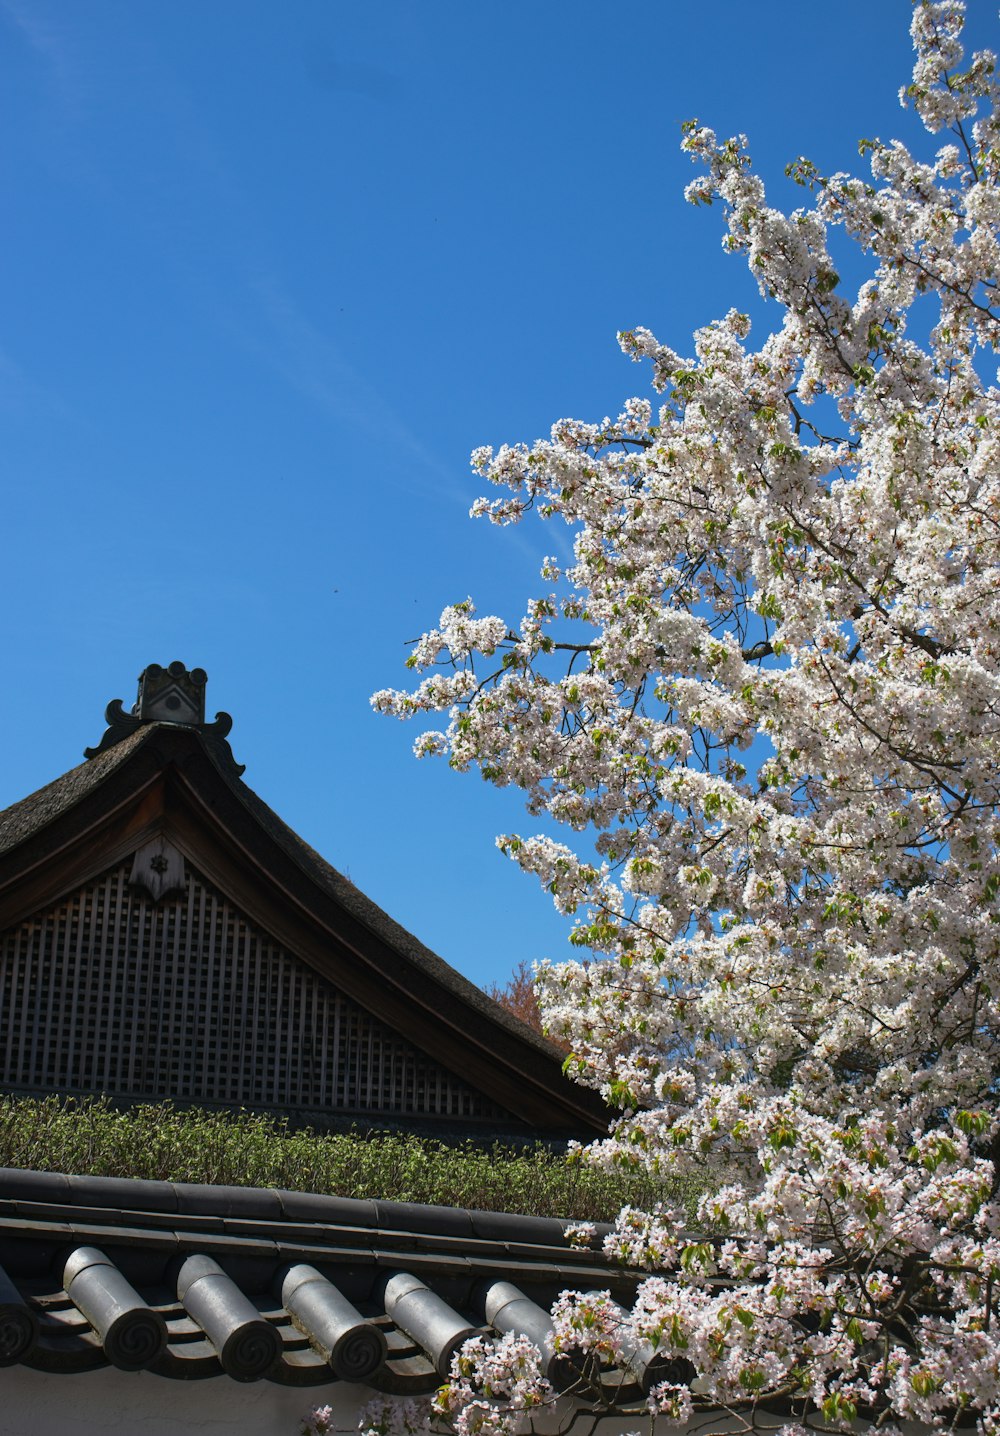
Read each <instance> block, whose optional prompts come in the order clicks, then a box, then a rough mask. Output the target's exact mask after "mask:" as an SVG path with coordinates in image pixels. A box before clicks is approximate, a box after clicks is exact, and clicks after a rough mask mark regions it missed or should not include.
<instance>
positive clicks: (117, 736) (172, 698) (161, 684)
mask: <svg viewBox="0 0 1000 1436" xmlns="http://www.w3.org/2000/svg"><path fill="white" fill-rule="evenodd" d="M207 683H208V674H207V673H206V672H205V670H204V668H191V669H188V668H186V667H185V666H184V664H183V663H180V662H178V661H175V662H173V663H171V664H170V665H169V666H168V667H166V668H163V667H161V665H160V664H159V663H150V664H149V665H148V666H147V667H146V668H144V669H143V670H142V672H141V673H140V674H139V695H138V698H137V699H136V702H135V704H134V705H133V707H132V709H131V711H130V712H126V711H125V705H124V704H123V702H122V700H121V699H120V698H112V700H111V702H110V703H109V704H108V706H107V708H106V709H105V710H104V720H105V722H106V723H107V725H108V726H107V729H106V730H105V732H104V735H103V737H102V738H101V741H100V742H99V743H98V744H97V746H96V747H94V748H84V750H83V756H84V757H85V758H96V757H97V755H98V753H106V752H107V750H108V749H109V748H113V747H114V746H115V745H116V744H117V743H120V742H121V741H122V739H123V738H128V737H130V736H131V734H133V733H134V732H136V730H137V729H139V728H142V727H144V726H145V725H146V724H147V723H167V724H170V725H171V726H173V727H175V728H194V729H197V731H198V732H199V733H201V734H202V736H203V737H205V738H207V739H208V740H209V743H210V746H211V748H212V750H213V752H214V753H215V755H216V757H218V758H221V759H222V760H223V763H224V764H225V766H227V767H228V768H229V769H230V770H231V771H235V774H236V776H237V777H239V776H240V774H242V773H244V772H245V771H246V764H245V763H237V762H236V759H235V758H234V757H233V754H232V749H231V748H230V746H229V744H228V743H227V742H226V739H227V738H228V737H229V733H230V731H231V729H232V726H233V720H232V718H231V717H230V715H229V714H228V713H216V715H215V719H214V721H213V722H211V723H206V721H205V688H206V685H207ZM213 740H214V741H213Z"/></svg>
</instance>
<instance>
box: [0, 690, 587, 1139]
mask: <svg viewBox="0 0 1000 1436" xmlns="http://www.w3.org/2000/svg"><path fill="white" fill-rule="evenodd" d="M205 686H206V675H205V673H204V671H203V670H201V669H198V668H195V669H193V670H190V671H189V670H188V669H186V668H185V667H184V665H183V664H181V663H171V664H170V666H169V667H167V668H163V667H160V666H159V665H156V664H153V665H151V666H149V667H148V668H146V669H145V671H144V672H143V674H142V675H141V677H140V680H139V696H138V702H137V703H136V705H135V707H134V708H133V709H132V710H131V712H126V711H125V709H124V707H123V705H122V703H121V702H120V701H119V700H115V701H114V702H112V703H111V704H110V705H109V706H108V710H107V722H108V728H107V731H106V732H105V734H104V736H103V738H102V739H101V741H100V742H99V743H98V744H97V746H96V747H94V748H88V749H87V750H86V761H85V762H84V763H82V764H81V765H80V766H79V767H77V768H74V769H72V770H71V771H70V772H68V773H65V774H64V775H63V776H62V777H61V778H57V779H56V780H55V782H53V783H50V784H48V786H47V787H44V788H41V789H40V790H39V791H38V792H36V793H33V794H31V795H30V796H29V797H26V798H24V799H23V800H22V801H20V802H18V803H15V804H14V805H13V806H12V807H10V808H8V809H6V811H4V812H3V813H0V1088H2V1089H3V1090H5V1091H13V1092H21V1093H48V1092H57V1093H63V1094H97V1093H102V1094H107V1095H108V1096H109V1097H110V1098H112V1099H113V1100H115V1101H122V1102H129V1101H146V1100H152V1101H159V1100H166V1099H170V1100H173V1101H175V1102H177V1103H179V1104H190V1105H198V1106H215V1107H229V1106H231V1107H246V1108H249V1109H252V1110H257V1111H264V1112H274V1113H280V1114H282V1115H285V1116H287V1117H288V1118H289V1119H290V1120H293V1121H297V1122H315V1123H320V1124H325V1125H330V1126H337V1125H343V1126H349V1125H352V1124H357V1125H361V1126H365V1127H384V1126H395V1127H403V1128H407V1127H408V1128H412V1129H416V1130H421V1131H434V1132H440V1133H448V1132H452V1133H454V1134H456V1135H461V1136H463V1137H464V1136H476V1135H482V1136H487V1137H488V1136H504V1137H518V1136H524V1137H542V1138H550V1139H559V1138H562V1137H566V1136H573V1137H579V1138H583V1139H586V1138H588V1137H590V1136H592V1135H594V1134H596V1133H599V1132H601V1131H602V1130H603V1128H604V1119H603V1118H602V1109H601V1105H600V1103H599V1102H598V1101H597V1099H596V1097H595V1096H594V1095H593V1094H592V1093H588V1092H586V1091H584V1090H582V1089H580V1088H578V1087H574V1086H573V1085H572V1084H571V1083H569V1082H568V1081H567V1080H566V1079H565V1078H564V1077H563V1076H562V1073H561V1069H560V1054H559V1053H557V1052H556V1051H555V1049H554V1048H553V1047H552V1046H551V1045H550V1044H549V1043H548V1042H546V1041H545V1040H544V1039H543V1038H541V1037H539V1036H538V1035H537V1034H535V1033H534V1032H532V1031H531V1030H530V1029H529V1028H528V1027H526V1026H525V1025H524V1024H522V1023H521V1022H519V1021H518V1020H517V1019H516V1018H514V1017H513V1016H511V1015H510V1014H509V1013H507V1012H506V1011H504V1010H503V1009H502V1008H501V1007H499V1006H498V1005H497V1004H496V1003H494V1002H492V1001H491V1000H490V999H489V998H488V997H486V996H485V995H484V994H483V993H482V992H481V991H480V990H479V989H478V988H477V987H475V986H474V985H473V984H472V983H470V982H468V981H467V980H466V979H465V978H463V977H462V976H460V975H459V974H458V973H457V972H456V971H454V970H453V969H452V968H451V967H449V966H448V965H447V963H445V962H444V961H443V960H442V959H441V958H439V957H437V956H436V955H435V954H434V953H432V952H431V951H430V950H429V949H428V948H426V947H425V946H424V945H423V944H422V943H421V942H420V941H419V940H418V939H417V938H416V937H414V936H412V934H410V933H408V932H406V931H405V930H404V929H403V928H402V927H400V926H399V925H398V924H397V923H395V922H394V921H393V920H392V919H391V918H390V917H388V916H387V915H386V914H385V913H384V912H383V911H382V910H381V909H380V908H378V907H377V906H376V905H375V904H374V903H373V902H371V901H370V899H368V898H367V897H366V896H365V895H364V893H362V892H360V891H359V890H358V889H357V888H356V887H355V886H354V885H353V884H352V883H351V882H350V881H348V879H347V878H345V877H343V876H342V875H341V874H340V873H339V872H337V871H336V870H335V869H334V868H332V867H331V866H330V865H329V864H328V863H327V862H325V861H324V860H323V858H321V857H320V856H319V854H318V853H316V852H315V851H314V850H313V849H312V848H310V847H309V846H308V845H307V844H306V843H305V842H303V841H302V839H301V838H299V837H298V836H297V835H296V834H295V833H294V832H292V830H291V829H290V828H288V827H287V826H286V825H285V824H284V823H283V822H282V821H281V819H280V818H279V817H277V815H276V814H275V813H274V812H273V811H272V810H271V809H270V808H269V807H268V806H267V805H266V804H265V803H264V802H263V801H262V800H261V799H260V798H259V797H257V795H256V794H255V793H254V792H253V791H252V790H251V789H250V788H249V787H247V785H246V784H245V783H244V782H243V780H242V773H243V768H242V767H240V766H239V765H238V764H237V763H236V760H235V759H234V757H233V753H232V750H231V748H230V746H229V742H228V734H229V731H230V728H231V726H232V721H231V719H230V718H229V717H228V715H226V714H223V713H220V714H218V715H217V716H216V718H215V720H214V721H212V722H207V721H206V718H205Z"/></svg>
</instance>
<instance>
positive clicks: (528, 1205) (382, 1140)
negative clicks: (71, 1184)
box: [0, 1096, 690, 1221]
mask: <svg viewBox="0 0 1000 1436" xmlns="http://www.w3.org/2000/svg"><path fill="white" fill-rule="evenodd" d="M0 1166H3V1167H22V1168H28V1169H34V1170H35V1171H45V1172H75V1173H79V1174H87V1175H90V1176H102V1177H147V1178H153V1179H157V1180H161V1181H176V1182H211V1183H222V1184H231V1185H233V1186H242V1187H284V1188H288V1189H290V1190H293V1191H303V1192H326V1193H330V1194H332V1195H336V1196H343V1197H380V1198H382V1199H383V1200H385V1201H408V1202H432V1203H439V1204H441V1205H445V1206H458V1207H472V1208H480V1209H483V1210H487V1211H506V1212H528V1213H531V1214H533V1215H536V1216H554V1217H574V1218H577V1219H580V1220H591V1221H607V1220H611V1219H612V1218H613V1217H614V1215H615V1213H616V1212H617V1211H618V1210H619V1208H620V1207H622V1206H624V1205H626V1204H630V1205H633V1206H644V1207H645V1206H649V1205H652V1204H653V1203H654V1202H657V1201H666V1200H669V1201H672V1202H677V1201H683V1200H684V1199H685V1197H686V1196H689V1195H690V1194H688V1193H685V1192H684V1191H682V1190H680V1189H679V1188H678V1187H676V1186H670V1187H667V1186H665V1185H664V1183H663V1182H661V1181H657V1180H655V1179H653V1178H651V1177H648V1176H646V1175H633V1174H627V1173H614V1172H612V1173H608V1172H603V1171H597V1170H594V1169H592V1168H589V1167H587V1166H585V1165H583V1164H582V1163H580V1162H579V1161H573V1160H570V1159H568V1158H566V1157H565V1156H560V1155H556V1154H553V1153H552V1152H550V1151H549V1150H547V1149H546V1148H545V1147H542V1146H536V1147H532V1148H527V1149H524V1148H518V1147H509V1146H504V1145H503V1144H496V1145H494V1146H492V1147H489V1148H483V1147H482V1146H478V1145H476V1144H474V1143H471V1142H470V1143H466V1144H464V1145H462V1146H449V1145H448V1144H447V1143H445V1142H442V1141H435V1140H431V1139H428V1138H422V1137H414V1136H408V1135H399V1134H393V1133H379V1134H374V1135H372V1134H359V1133H320V1132H315V1131H312V1130H311V1129H305V1130H292V1129H290V1128H289V1127H288V1126H287V1125H286V1124H285V1123H284V1122H283V1121H281V1120H280V1119H276V1118H273V1117H266V1116H256V1115H254V1114H252V1113H249V1112H235V1113H230V1112H208V1111H201V1110H179V1109H177V1108H175V1107H173V1106H172V1105H171V1104H170V1103H164V1104H160V1105H156V1106H136V1107H132V1108H129V1109H127V1110H125V1111H117V1110H115V1109H114V1108H113V1107H112V1106H111V1105H110V1104H109V1103H108V1102H107V1101H106V1100H104V1099H100V1100H94V1099H89V1098H82V1099H60V1098H58V1097H45V1098H28V1097H9V1096H8V1097H2V1098H0Z"/></svg>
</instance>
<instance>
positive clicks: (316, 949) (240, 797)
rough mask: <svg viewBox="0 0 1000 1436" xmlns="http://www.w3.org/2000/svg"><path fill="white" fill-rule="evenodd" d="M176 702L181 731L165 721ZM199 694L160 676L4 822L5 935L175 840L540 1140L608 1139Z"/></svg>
mask: <svg viewBox="0 0 1000 1436" xmlns="http://www.w3.org/2000/svg"><path fill="white" fill-rule="evenodd" d="M151 673H152V675H153V678H154V679H155V680H156V682H154V683H151V681H150V674H151ZM192 679H193V680H194V682H191V681H190V680H192ZM199 679H200V680H201V682H198V681H197V680H199ZM144 693H145V698H144ZM178 693H179V694H180V697H179V698H178V699H177V701H178V704H179V705H183V704H188V706H187V707H183V706H182V707H181V718H182V719H183V721H174V720H173V719H165V718H163V717H162V716H161V715H162V714H163V713H170V711H171V710H170V708H169V707H167V706H166V704H167V703H168V702H169V701H170V700H171V699H172V698H174V697H176V695H177V694H178ZM192 693H193V695H194V697H193V698H192V697H191V695H192ZM203 694H204V674H203V672H202V670H198V669H195V670H194V671H193V674H189V673H188V671H187V670H186V669H184V667H183V665H181V664H171V665H170V667H169V668H167V669H162V668H159V667H158V666H157V665H152V667H151V669H147V670H145V672H144V674H143V675H142V678H141V679H140V700H139V703H137V705H136V707H135V709H133V711H132V713H130V714H126V713H125V712H124V709H123V706H122V704H121V703H120V701H118V700H116V701H115V702H113V703H112V704H110V705H109V707H108V714H107V717H108V721H109V728H108V731H107V732H106V733H105V735H104V738H103V739H102V741H101V742H100V743H99V744H98V745H97V746H96V747H95V748H92V749H88V750H87V751H88V758H87V761H85V762H84V763H82V764H81V765H80V766H79V767H77V768H73V769H72V770H71V771H69V772H68V773H65V774H63V776H62V777H60V778H57V779H56V780H55V781H54V782H52V783H49V784H47V785H46V786H45V787H44V788H40V789H39V790H38V791H37V792H35V793H32V794H31V795H29V796H28V797H26V798H24V799H22V800H21V801H20V802H17V803H14V804H13V805H12V806H11V807H9V808H7V809H6V810H5V811H4V812H2V813H0V932H3V931H5V930H9V929H11V928H12V927H13V926H14V925H15V924H17V923H19V922H22V921H24V920H25V919H26V918H29V917H30V916H31V915H32V914H33V913H35V912H37V911H39V910H40V909H41V908H42V907H43V906H44V904H46V903H51V902H52V901H53V900H55V899H56V898H58V897H60V896H61V895H63V894H64V893H67V892H68V891H70V890H71V889H72V888H73V886H74V885H76V884H79V883H81V882H83V881H86V880H87V879H89V878H91V877H93V875H94V874H95V873H97V872H99V871H101V870H103V869H105V868H106V867H108V865H109V864H111V863H114V862H116V861H120V860H121V859H122V858H123V857H124V856H126V855H128V854H129V853H132V852H134V851H136V850H137V849H138V848H140V847H141V846H142V845H143V844H144V843H147V842H148V841H149V840H150V839H151V838H154V837H156V836H158V835H165V836H166V837H167V838H168V839H169V841H170V842H171V843H172V844H174V845H176V847H177V848H178V849H180V850H181V852H182V853H184V854H185V855H186V857H187V858H188V859H189V860H190V861H191V862H192V863H194V864H196V865H198V866H199V868H200V869H201V870H202V871H203V872H204V873H206V874H207V876H208V877H209V878H210V879H211V881H212V882H213V883H215V884H216V885H217V886H218V887H219V889H221V890H222V891H223V892H225V893H226V894H227V895H228V896H229V897H230V898H231V899H232V900H233V901H234V902H237V903H239V904H240V906H241V908H242V909H244V910H245V911H246V912H247V913H248V914H249V915H250V916H251V917H252V918H253V920H254V921H256V922H258V923H260V925H261V926H262V928H264V929H266V930H267V931H268V932H269V933H271V934H272V935H273V936H274V937H275V938H276V939H277V940H278V941H279V942H282V943H283V944H284V945H285V946H287V948H288V950H289V951H290V952H293V953H294V954H295V955H296V957H298V958H299V959H300V960H302V961H304V962H305V963H307V964H308V965H309V966H311V967H312V968H313V969H314V970H315V971H317V972H318V973H320V974H321V975H322V976H323V977H325V978H327V979H329V980H330V981H332V982H335V983H336V985H337V986H338V988H340V989H341V990H344V991H345V992H346V993H347V994H348V996H349V997H350V998H352V999H353V1000H354V1001H355V1002H357V1003H359V1004H360V1005H361V1006H363V1007H364V1008H366V1009H367V1010H368V1011H370V1012H372V1013H375V1014H377V1015H378V1017H379V1018H380V1019H381V1020H382V1021H383V1022H385V1023H387V1024H388V1025H389V1026H390V1027H392V1028H393V1029H394V1030H396V1031H398V1032H400V1033H401V1034H402V1035H403V1036H404V1037H405V1038H406V1039H407V1040H408V1041H410V1042H412V1043H413V1044H414V1045H416V1046H417V1047H419V1048H420V1049H421V1050H423V1051H427V1052H430V1053H432V1054H433V1056H434V1057H435V1058H436V1059H437V1060H439V1061H441V1062H443V1063H444V1064H445V1065H446V1066H447V1067H449V1068H450V1069H451V1070H453V1071H455V1072H458V1073H461V1074H462V1076H463V1077H464V1078H465V1079H466V1080H467V1081H468V1082H470V1083H471V1084H472V1085H473V1086H475V1087H476V1088H477V1089H478V1090H480V1091H482V1092H483V1093H485V1094H486V1095H488V1096H489V1097H490V1098H491V1099H492V1100H493V1101H495V1102H496V1103H497V1104H499V1105H500V1106H501V1107H503V1108H505V1109H506V1110H508V1111H509V1112H511V1113H512V1114H514V1116H515V1117H516V1118H517V1119H518V1120H520V1121H521V1122H523V1123H525V1125H526V1127H527V1128H528V1129H530V1130H531V1131H534V1132H536V1133H537V1134H538V1135H572V1136H577V1137H584V1138H585V1137H587V1136H589V1135H592V1134H595V1133H598V1132H602V1131H604V1130H605V1129H606V1114H605V1110H604V1109H603V1106H602V1104H601V1103H600V1101H599V1099H598V1098H597V1097H596V1096H595V1094H593V1093H591V1092H588V1091H585V1090H583V1089H581V1088H579V1087H576V1086H574V1085H573V1084H571V1083H570V1082H568V1081H567V1080H566V1079H565V1078H564V1077H563V1076H562V1074H561V1070H560V1062H561V1054H559V1053H558V1052H557V1050H556V1049H555V1048H554V1047H553V1045H552V1044H551V1043H549V1042H548V1041H546V1039H544V1038H543V1037H541V1036H539V1034H537V1033H536V1032H534V1031H533V1030H532V1029H531V1028H529V1027H528V1026H527V1025H526V1024H524V1023H522V1022H521V1021H519V1020H518V1019H517V1018H515V1017H514V1016H513V1015H512V1014H510V1013H508V1012H507V1011H506V1010H505V1009H503V1008H501V1007H500V1006H499V1005H498V1004H497V1003H495V1002H493V1001H492V1000H491V999H490V998H488V997H487V996H486V994H485V993H483V992H482V991H481V990H480V989H479V988H477V987H476V986H475V985H474V984H473V983H471V982H469V981H468V980H467V979H466V978H464V977H462V976H461V974H459V973H458V972H456V971H455V969H454V968H452V967H450V966H449V965H448V963H446V962H445V961H444V960H443V959H442V958H441V957H439V956H438V955H437V954H436V953H434V952H432V951H431V950H430V949H429V948H428V947H426V946H425V945H424V944H423V943H422V942H420V940H419V939H418V938H416V937H415V936H414V935H413V934H412V933H410V932H408V931H407V930H406V929H405V928H403V927H402V926H400V924H399V923H397V922H395V921H394V920H393V919H392V918H391V917H390V916H389V915H388V914H387V913H385V912H384V911H383V910H382V909H381V908H380V907H379V906H378V905H377V904H376V903H374V902H372V900H371V899H370V898H368V897H367V896H366V895H365V894H364V893H363V892H361V891H360V889H358V888H357V887H355V885H354V884H353V883H352V882H350V881H349V879H347V878H346V877H344V875H343V874H342V873H340V872H338V871H337V870H336V869H335V868H334V867H332V866H331V865H330V864H329V863H328V862H326V860H325V859H324V858H322V857H321V856H320V854H319V853H317V852H316V851H315V850H314V849H313V848H311V847H310V846H309V845H308V843H306V842H304V841H303V840H302V839H301V838H300V837H299V836H298V835H297V834H296V833H295V832H293V831H292V829H291V828H289V827H288V826H287V824H285V823H284V822H282V820H281V819H280V818H279V817H278V815H277V814H276V813H275V812H274V811H273V810H272V809H271V808H270V807H268V805H267V804H266V803H265V802H264V801H263V800H262V799H261V798H259V797H258V796H257V794H256V793H255V792H253V790H252V789H251V788H250V787H249V786H248V785H247V784H246V783H244V782H243V780H242V777H241V774H242V772H243V769H242V768H241V767H239V766H238V765H237V764H236V762H235V760H234V758H233V755H232V752H231V750H230V748H229V744H228V741H227V735H228V732H229V728H230V725H231V720H230V719H229V718H228V715H226V714H219V715H217V717H216V719H215V720H214V722H212V723H206V722H205V721H204V698H203ZM199 696H200V698H201V707H200V710H199V708H198V706H197V700H198V698H199Z"/></svg>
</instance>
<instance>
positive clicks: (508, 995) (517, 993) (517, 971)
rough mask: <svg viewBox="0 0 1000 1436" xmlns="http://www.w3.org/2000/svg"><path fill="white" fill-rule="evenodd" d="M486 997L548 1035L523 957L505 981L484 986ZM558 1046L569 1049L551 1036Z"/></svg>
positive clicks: (563, 1042)
mask: <svg viewBox="0 0 1000 1436" xmlns="http://www.w3.org/2000/svg"><path fill="white" fill-rule="evenodd" d="M486 995H487V997H492V999H493V1001H494V1002H498V1003H499V1004H500V1006H501V1007H505V1008H506V1009H507V1011H508V1012H512V1013H513V1014H514V1016H515V1017H519V1018H520V1019H521V1021H522V1022H526V1023H527V1024H528V1026H529V1027H533V1028H534V1029H535V1031H536V1032H540V1033H541V1034H542V1035H543V1036H549V1034H548V1033H547V1032H546V1030H545V1027H544V1026H543V1023H542V1009H541V1006H540V1004H539V1001H538V994H537V992H536V991H535V974H534V972H533V971H532V969H531V967H530V966H529V964H528V963H527V962H525V961H524V960H523V959H522V961H521V962H519V963H518V964H517V966H516V967H515V968H514V971H513V972H512V973H511V975H510V977H509V978H508V979H507V981H506V982H505V983H504V984H503V985H502V986H501V985H500V983H497V982H491V983H490V984H489V986H488V987H487V988H486ZM550 1040H551V1041H553V1042H555V1044H556V1045H557V1046H558V1047H562V1048H563V1050H564V1051H566V1052H568V1051H569V1043H568V1042H566V1041H565V1039H563V1038H560V1037H552V1038H550Z"/></svg>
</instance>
